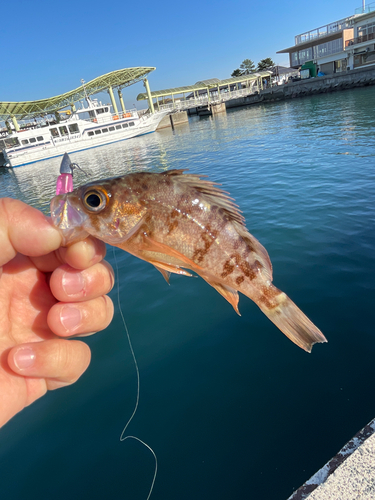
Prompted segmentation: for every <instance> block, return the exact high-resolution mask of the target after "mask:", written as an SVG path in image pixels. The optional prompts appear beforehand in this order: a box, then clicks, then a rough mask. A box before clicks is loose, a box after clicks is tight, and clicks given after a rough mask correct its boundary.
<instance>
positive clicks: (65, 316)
mask: <svg viewBox="0 0 375 500" xmlns="http://www.w3.org/2000/svg"><path fill="white" fill-rule="evenodd" d="M60 321H61V323H62V325H63V327H64V328H65V329H66V330H67V331H68V332H71V331H72V330H75V329H76V328H77V326H79V325H80V323H81V311H80V310H79V309H77V308H76V307H72V306H64V307H63V308H62V310H61V313H60Z"/></svg>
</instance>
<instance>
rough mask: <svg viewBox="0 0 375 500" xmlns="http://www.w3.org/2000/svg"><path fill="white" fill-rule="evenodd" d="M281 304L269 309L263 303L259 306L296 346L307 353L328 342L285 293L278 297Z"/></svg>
mask: <svg viewBox="0 0 375 500" xmlns="http://www.w3.org/2000/svg"><path fill="white" fill-rule="evenodd" d="M278 298H279V300H278V302H279V304H278V305H277V306H276V307H273V308H268V307H267V306H265V305H264V304H263V303H262V302H260V303H259V302H258V301H257V304H258V306H259V307H260V309H261V310H262V311H263V313H264V314H265V315H266V316H267V317H268V318H269V319H270V320H271V321H272V322H273V323H274V324H275V325H276V326H277V327H278V328H279V329H280V330H281V331H282V332H283V333H284V334H285V335H286V336H287V337H288V338H289V339H290V340H291V341H292V342H294V343H295V344H297V345H298V346H299V347H301V348H302V349H304V350H305V351H307V352H311V349H312V346H313V345H314V344H316V343H318V342H327V339H326V338H325V336H324V335H323V334H322V332H321V331H320V330H319V328H317V327H316V326H315V325H314V323H312V322H311V321H310V320H309V318H308V317H307V316H306V315H305V314H304V313H303V312H302V311H301V310H300V309H299V308H298V307H297V306H296V304H295V303H294V302H293V301H292V300H290V298H289V297H288V296H287V295H286V294H285V293H283V292H281V294H280V295H279V296H278Z"/></svg>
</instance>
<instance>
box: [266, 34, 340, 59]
mask: <svg viewBox="0 0 375 500" xmlns="http://www.w3.org/2000/svg"><path fill="white" fill-rule="evenodd" d="M337 38H342V31H335V32H334V33H330V34H328V35H323V36H320V37H319V38H318V37H317V38H313V39H312V40H308V41H306V42H302V43H298V44H297V45H293V46H292V47H288V48H287V49H283V50H278V51H277V52H276V54H289V53H291V52H298V51H299V50H304V49H309V48H310V47H314V46H315V45H320V44H321V43H326V42H331V41H332V40H336V39H337Z"/></svg>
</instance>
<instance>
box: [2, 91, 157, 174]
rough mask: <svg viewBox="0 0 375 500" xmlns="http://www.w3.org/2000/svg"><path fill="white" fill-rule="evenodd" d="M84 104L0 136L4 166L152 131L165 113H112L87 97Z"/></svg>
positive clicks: (87, 147) (13, 165)
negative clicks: (58, 116) (57, 117)
mask: <svg viewBox="0 0 375 500" xmlns="http://www.w3.org/2000/svg"><path fill="white" fill-rule="evenodd" d="M86 102H87V106H83V105H82V107H81V109H75V110H74V111H73V112H70V111H68V112H65V113H64V114H61V113H60V115H62V116H61V118H59V119H56V117H55V116H54V117H53V119H51V120H47V119H44V120H40V121H36V120H34V122H29V123H27V124H25V127H23V128H20V129H19V130H12V131H11V132H10V133H9V134H8V135H7V136H6V137H5V138H2V139H0V150H2V154H3V156H4V159H3V165H2V166H7V167H19V166H22V165H27V164H29V163H34V162H37V161H40V160H45V159H48V158H53V157H55V156H60V155H63V154H64V153H65V152H67V153H73V152H77V151H81V150H84V149H89V148H93V147H97V146H102V145H105V144H110V143H112V142H117V141H122V140H125V139H130V138H132V137H136V136H139V135H144V134H148V133H150V132H154V131H155V130H156V128H157V126H158V124H159V123H160V121H161V120H162V118H163V117H164V116H165V115H166V114H167V112H156V113H144V114H143V115H141V116H139V114H138V112H137V110H130V111H126V112H117V113H113V112H112V106H111V105H109V104H102V103H101V102H99V101H98V100H97V99H91V98H90V97H87V96H86Z"/></svg>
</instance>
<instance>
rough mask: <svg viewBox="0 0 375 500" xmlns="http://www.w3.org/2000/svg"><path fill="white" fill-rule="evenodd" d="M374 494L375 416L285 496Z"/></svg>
mask: <svg viewBox="0 0 375 500" xmlns="http://www.w3.org/2000/svg"><path fill="white" fill-rule="evenodd" d="M306 498H308V500H355V499H358V500H370V499H374V498H375V419H373V420H371V422H369V423H368V424H367V425H366V426H365V427H364V428H363V429H361V430H360V431H359V432H358V433H357V434H356V435H355V436H354V437H353V438H352V439H351V440H350V441H349V442H348V443H347V444H346V445H345V446H344V447H343V448H341V450H340V451H339V452H338V453H337V455H335V456H334V457H333V458H332V459H331V460H330V461H329V462H327V463H326V464H325V465H324V467H322V468H321V469H320V470H319V471H318V472H317V473H316V474H314V475H313V476H312V477H311V478H310V479H309V480H308V481H306V483H305V484H303V485H302V486H301V487H300V488H298V490H296V491H295V492H294V493H293V494H292V495H291V496H290V497H289V498H288V500H305V499H306Z"/></svg>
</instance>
